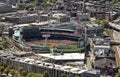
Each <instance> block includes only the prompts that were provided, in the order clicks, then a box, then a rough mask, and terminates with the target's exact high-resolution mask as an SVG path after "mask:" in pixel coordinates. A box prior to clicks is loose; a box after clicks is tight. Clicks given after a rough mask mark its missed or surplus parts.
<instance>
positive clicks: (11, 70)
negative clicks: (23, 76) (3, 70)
mask: <svg viewBox="0 0 120 77" xmlns="http://www.w3.org/2000/svg"><path fill="white" fill-rule="evenodd" d="M9 74H11V75H12V77H13V76H14V75H15V70H14V69H10V72H9Z"/></svg>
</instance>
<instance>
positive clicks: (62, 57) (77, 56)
mask: <svg viewBox="0 0 120 77" xmlns="http://www.w3.org/2000/svg"><path fill="white" fill-rule="evenodd" d="M38 55H40V56H44V57H48V58H52V59H55V60H84V59H85V53H64V55H55V56H54V55H51V54H50V53H48V54H38Z"/></svg>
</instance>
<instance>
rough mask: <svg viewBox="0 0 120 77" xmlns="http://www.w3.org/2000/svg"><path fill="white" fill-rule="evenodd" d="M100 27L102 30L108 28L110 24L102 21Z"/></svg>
mask: <svg viewBox="0 0 120 77" xmlns="http://www.w3.org/2000/svg"><path fill="white" fill-rule="evenodd" d="M101 26H102V27H103V28H108V27H109V26H110V24H109V22H108V21H106V20H103V21H102V22H101Z"/></svg>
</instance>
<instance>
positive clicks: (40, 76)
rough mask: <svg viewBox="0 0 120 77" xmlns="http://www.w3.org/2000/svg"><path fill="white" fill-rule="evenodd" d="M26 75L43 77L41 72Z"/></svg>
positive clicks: (28, 76)
mask: <svg viewBox="0 0 120 77" xmlns="http://www.w3.org/2000/svg"><path fill="white" fill-rule="evenodd" d="M26 77H43V76H42V75H41V74H36V73H28V74H27V76H26Z"/></svg>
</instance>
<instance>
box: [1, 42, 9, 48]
mask: <svg viewBox="0 0 120 77" xmlns="http://www.w3.org/2000/svg"><path fill="white" fill-rule="evenodd" d="M1 45H2V47H3V48H7V47H8V45H9V43H8V41H6V40H3V41H2V44H1Z"/></svg>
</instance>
